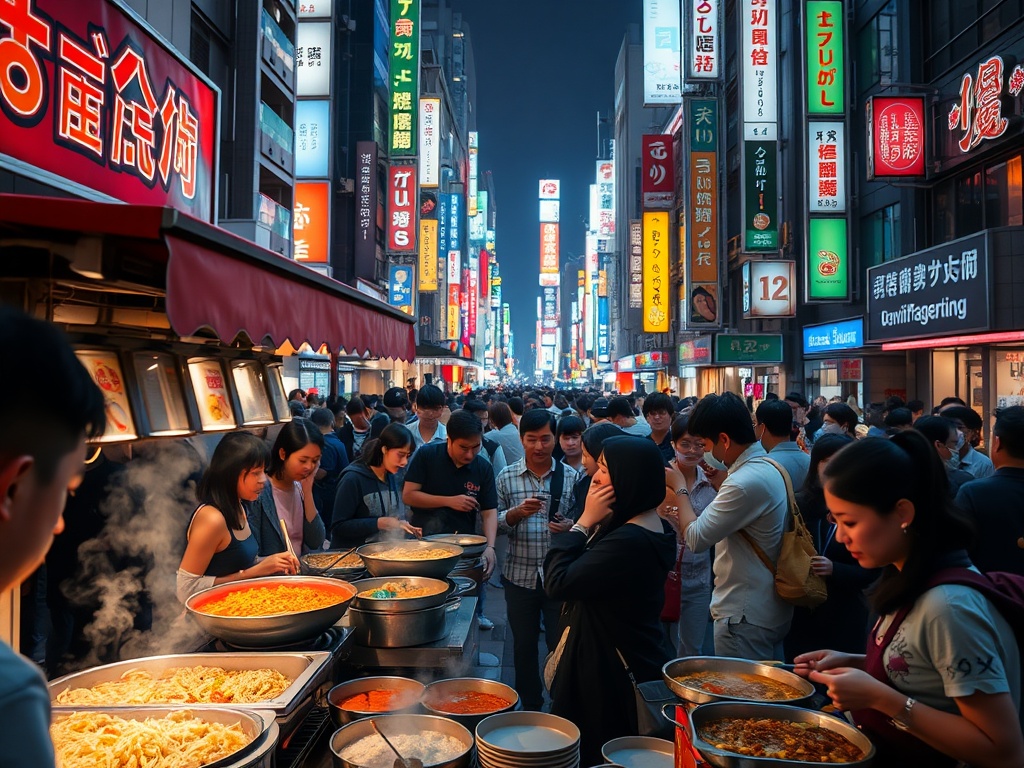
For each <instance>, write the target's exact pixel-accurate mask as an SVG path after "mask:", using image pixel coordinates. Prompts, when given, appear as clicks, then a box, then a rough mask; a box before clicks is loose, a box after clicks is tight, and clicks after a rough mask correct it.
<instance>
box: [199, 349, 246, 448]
mask: <svg viewBox="0 0 1024 768" xmlns="http://www.w3.org/2000/svg"><path fill="white" fill-rule="evenodd" d="M188 373H189V377H190V378H191V379H192V389H193V390H194V391H195V396H196V407H197V408H198V409H199V421H200V423H201V424H202V425H203V430H204V431H206V432H221V431H224V430H227V429H235V428H236V427H237V426H238V424H237V422H236V421H235V414H234V412H233V411H232V409H231V393H230V392H228V385H227V378H226V377H225V376H224V365H223V363H221V361H220V360H214V359H213V358H202V357H198V358H191V359H190V360H189V361H188Z"/></svg>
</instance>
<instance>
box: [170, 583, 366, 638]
mask: <svg viewBox="0 0 1024 768" xmlns="http://www.w3.org/2000/svg"><path fill="white" fill-rule="evenodd" d="M276 586H289V587H312V588H313V589H316V590H319V591H321V592H327V593H329V594H332V595H336V596H338V597H339V598H341V601H340V602H338V603H335V604H334V605H328V606H326V607H324V608H316V609H314V610H311V611H294V612H291V613H281V614H276V615H273V616H215V615H213V614H210V613H204V612H203V606H204V605H208V604H209V603H211V602H213V601H214V600H219V599H221V598H222V597H225V596H226V595H228V594H230V593H232V592H241V591H245V590H248V589H252V588H254V587H276ZM355 594H356V590H355V587H353V586H352V585H351V584H349V583H348V582H347V581H340V580H339V579H328V578H324V577H321V576H268V577H266V578H261V579H246V580H244V581H232V582H230V583H228V584H219V585H218V586H216V587H211V588H210V589H204V590H203V591H202V592H197V593H196V594H194V595H192V596H191V597H190V598H189V599H188V600H186V601H185V608H187V609H188V612H189V614H191V616H192V618H194V619H195V620H196V621H197V622H198V623H199V625H200V626H201V627H202V628H203V629H204V630H206V632H208V633H209V634H211V635H213V636H214V637H216V638H218V639H220V640H223V641H225V642H227V643H232V644H234V645H239V646H246V647H260V648H263V647H267V646H274V645H283V644H285V643H294V642H297V641H299V640H305V639H306V638H310V637H316V636H317V635H319V634H320V633H321V632H323V631H324V630H325V629H327V628H328V627H330V626H332V625H334V624H335V623H337V621H338V620H339V619H340V618H341V617H342V616H344V615H345V611H347V610H348V606H349V603H351V602H352V598H353V597H355Z"/></svg>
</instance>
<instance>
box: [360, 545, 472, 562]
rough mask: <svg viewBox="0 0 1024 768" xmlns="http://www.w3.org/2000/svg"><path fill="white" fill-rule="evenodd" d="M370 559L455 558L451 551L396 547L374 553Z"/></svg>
mask: <svg viewBox="0 0 1024 768" xmlns="http://www.w3.org/2000/svg"><path fill="white" fill-rule="evenodd" d="M369 556H370V557H379V558H381V559H382V560H440V559H442V558H445V557H453V554H452V551H451V550H450V549H441V548H433V549H405V548H404V547H394V548H392V549H382V550H381V551H380V552H374V553H373V554H372V555H369Z"/></svg>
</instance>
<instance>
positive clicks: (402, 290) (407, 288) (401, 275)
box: [388, 264, 415, 315]
mask: <svg viewBox="0 0 1024 768" xmlns="http://www.w3.org/2000/svg"><path fill="white" fill-rule="evenodd" d="M414 274H415V270H414V269H413V268H412V267H411V266H408V265H406V264H392V265H391V268H390V270H389V280H388V304H390V305H391V306H392V307H398V308H399V309H400V310H402V311H403V312H405V313H406V314H407V315H411V314H413V306H412V303H413V298H412V284H413V275H414Z"/></svg>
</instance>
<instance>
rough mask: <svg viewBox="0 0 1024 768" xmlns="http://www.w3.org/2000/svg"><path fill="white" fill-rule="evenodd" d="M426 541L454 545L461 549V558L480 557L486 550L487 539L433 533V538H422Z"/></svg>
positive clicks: (475, 535) (473, 534) (464, 534)
mask: <svg viewBox="0 0 1024 768" xmlns="http://www.w3.org/2000/svg"><path fill="white" fill-rule="evenodd" d="M423 538H424V540H426V541H440V542H442V543H444V544H454V545H455V546H457V547H462V549H463V552H462V556H463V557H465V558H469V557H480V555H482V554H483V553H484V550H485V549H487V537H486V536H480V535H479V534H476V533H435V534H434V535H433V536H424V537H423Z"/></svg>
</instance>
